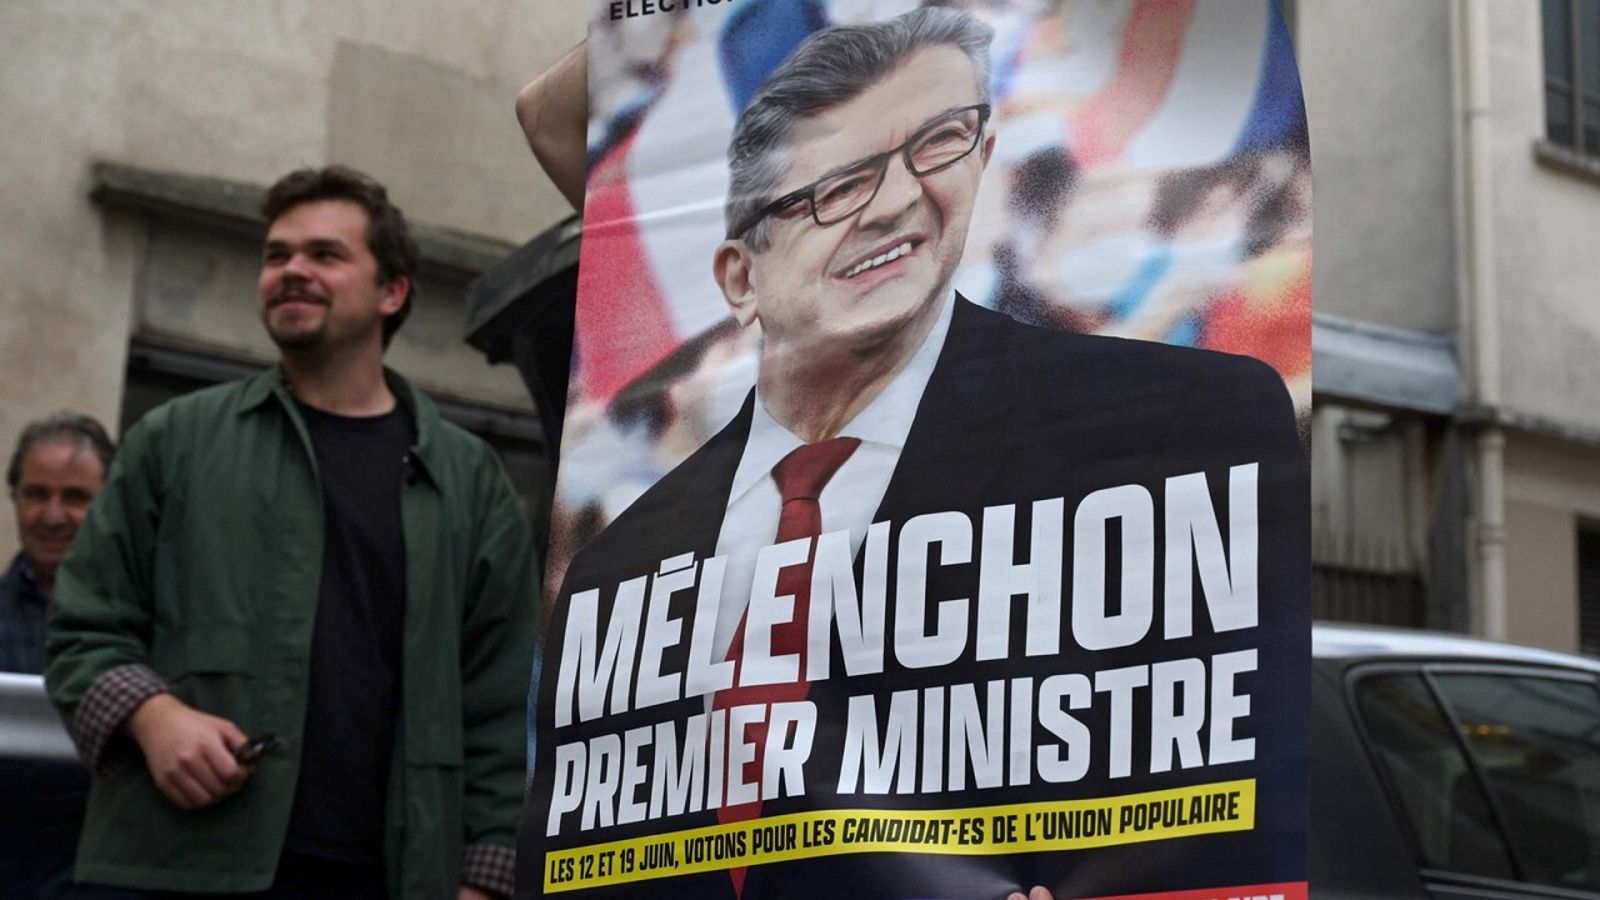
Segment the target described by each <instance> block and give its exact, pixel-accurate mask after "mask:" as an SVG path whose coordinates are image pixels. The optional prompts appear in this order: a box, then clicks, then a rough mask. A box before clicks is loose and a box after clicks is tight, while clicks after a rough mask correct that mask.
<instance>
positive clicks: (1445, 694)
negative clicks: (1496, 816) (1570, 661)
mask: <svg viewBox="0 0 1600 900" xmlns="http://www.w3.org/2000/svg"><path fill="white" fill-rule="evenodd" d="M1434 683H1435V684H1436V685H1437V687H1438V691H1439V694H1440V696H1441V697H1442V698H1443V700H1444V702H1445V704H1446V705H1447V707H1448V708H1449V709H1450V710H1451V711H1452V712H1453V713H1454V714H1455V718H1456V721H1457V722H1458V723H1459V725H1460V731H1461V734H1462V736H1463V738H1464V739H1465V741H1466V743H1467V746H1468V747H1469V748H1470V752H1471V753H1472V756H1473V758H1474V760H1475V761H1476V763H1477V766H1478V769H1479V771H1480V772H1481V774H1482V776H1483V780H1484V781H1485V782H1487V784H1488V788H1489V793H1490V795H1491V796H1492V797H1493V798H1494V801H1495V804H1496V806H1497V807H1498V810H1499V813H1500V815H1501V816H1503V817H1504V825H1505V831H1506V833H1507V834H1508V835H1509V836H1510V840H1511V847H1512V851H1513V853H1512V855H1513V857H1514V858H1515V860H1516V862H1517V865H1518V867H1519V868H1520V869H1521V878H1522V880H1524V881H1529V882H1533V883H1535V884H1543V885H1551V886H1554V887H1563V888H1575V889H1586V890H1595V889H1600V692H1596V690H1595V688H1594V685H1593V684H1592V683H1590V682H1583V681H1564V680H1559V679H1554V678H1530V677H1511V676H1500V675H1464V674H1463V675H1453V674H1452V675H1446V674H1440V675H1437V676H1435V682H1434Z"/></svg>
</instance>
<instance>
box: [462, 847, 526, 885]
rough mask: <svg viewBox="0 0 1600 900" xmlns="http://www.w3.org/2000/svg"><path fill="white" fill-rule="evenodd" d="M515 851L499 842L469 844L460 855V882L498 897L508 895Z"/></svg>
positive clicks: (514, 867) (515, 867)
mask: <svg viewBox="0 0 1600 900" xmlns="http://www.w3.org/2000/svg"><path fill="white" fill-rule="evenodd" d="M516 869H517V851H516V849H515V848H512V847H502V846H500V845H499V844H469V845H468V846H467V849H466V852H465V853H463V854H462V857H461V882H462V883H463V884H467V885H471V886H472V887H475V888H477V889H479V890H482V891H488V892H489V893H491V894H495V895H497V896H500V897H510V896H511V892H512V887H513V885H512V882H513V881H514V880H515V878H516Z"/></svg>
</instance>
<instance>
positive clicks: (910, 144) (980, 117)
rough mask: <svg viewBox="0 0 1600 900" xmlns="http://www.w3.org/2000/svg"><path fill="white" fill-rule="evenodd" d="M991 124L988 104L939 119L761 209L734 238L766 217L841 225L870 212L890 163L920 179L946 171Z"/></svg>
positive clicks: (748, 219) (953, 112) (980, 104)
mask: <svg viewBox="0 0 1600 900" xmlns="http://www.w3.org/2000/svg"><path fill="white" fill-rule="evenodd" d="M988 119H989V104H987V103H975V104H973V105H972V106H963V107H961V108H960V109H953V110H951V111H950V112H947V113H944V114H942V115H939V116H935V117H934V118H932V119H930V120H928V122H927V123H926V124H924V125H923V126H922V127H921V128H918V129H917V130H916V131H915V132H913V133H912V135H911V137H909V138H907V139H906V142H905V143H903V144H901V145H900V146H898V147H895V148H894V149H892V150H885V151H883V152H882V153H879V154H878V155H876V156H869V157H867V158H866V159H863V160H860V161H859V162H853V163H851V164H849V165H848V166H845V167H843V168H842V169H839V170H836V171H835V172H834V173H833V174H830V175H826V176H824V177H822V178H820V179H818V180H816V181H813V182H812V183H810V184H808V185H806V186H805V187H803V188H800V189H799V190H795V191H790V192H789V193H787V194H784V195H783V196H782V197H779V198H778V199H776V200H774V201H772V202H771V203H768V204H767V205H766V206H763V207H761V208H760V209H758V210H756V211H755V212H754V213H751V214H750V215H749V216H747V217H746V218H745V220H744V222H743V223H741V225H740V226H739V228H737V229H735V230H734V235H735V236H743V235H744V234H745V233H747V232H748V231H749V230H750V229H752V228H754V227H756V225H757V224H759V223H760V222H761V220H762V219H765V218H766V217H768V216H773V217H774V218H780V219H795V218H799V217H800V216H801V215H804V214H805V211H806V210H809V211H810V213H811V218H812V220H813V221H815V222H816V223H817V224H818V225H819V226H824V227H826V226H828V225H837V224H838V223H840V222H843V221H844V220H846V219H848V218H850V217H851V216H854V215H855V214H856V213H858V212H861V211H862V210H863V209H866V208H867V204H869V203H871V202H872V200H873V198H874V197H876V196H878V189H879V188H881V187H882V186H883V177H884V175H885V173H887V172H888V171H889V160H891V159H893V158H894V157H896V156H899V157H902V158H903V159H904V160H905V164H906V170H907V171H909V172H910V173H911V174H912V175H915V176H917V177H918V178H926V177H927V176H929V175H932V174H933V173H935V172H940V171H943V170H944V169H948V168H949V167H951V166H953V165H955V164H956V163H958V162H960V161H961V160H963V159H965V158H966V157H967V154H969V153H971V152H972V151H973V148H975V147H977V146H978V139H979V138H980V137H981V136H982V135H983V125H984V123H985V122H986V121H988Z"/></svg>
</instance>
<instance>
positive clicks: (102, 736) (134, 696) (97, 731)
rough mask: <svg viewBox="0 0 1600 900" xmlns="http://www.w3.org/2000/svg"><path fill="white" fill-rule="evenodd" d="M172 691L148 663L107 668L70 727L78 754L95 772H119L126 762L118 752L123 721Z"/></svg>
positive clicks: (91, 687) (88, 693)
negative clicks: (149, 700)
mask: <svg viewBox="0 0 1600 900" xmlns="http://www.w3.org/2000/svg"><path fill="white" fill-rule="evenodd" d="M171 690H172V688H171V687H169V686H168V685H167V683H166V682H165V681H163V680H162V678H161V676H160V675H157V674H156V673H155V672H154V671H152V670H151V669H150V667H148V666H144V665H140V664H138V663H129V664H127V665H123V666H117V667H116V668H114V669H109V670H107V671H106V672H105V673H104V674H102V675H101V676H100V677H99V678H96V679H95V680H94V683H92V684H90V685H89V689H88V690H87V691H85V692H84V694H83V700H82V702H80V703H79V704H78V710H77V712H76V713H75V714H74V715H73V717H72V722H71V723H70V725H69V727H68V728H67V730H68V731H69V732H71V734H72V742H73V744H75V745H77V748H78V756H79V757H81V758H82V759H83V761H84V763H85V764H86V765H87V766H88V767H89V769H90V770H91V771H93V772H94V773H95V774H96V775H102V776H103V775H108V774H110V773H112V772H114V771H116V770H117V769H118V768H120V767H121V765H122V764H124V763H126V762H127V756H126V754H124V753H119V752H115V750H116V748H117V745H118V744H119V743H121V741H117V740H114V739H115V738H117V737H118V735H119V734H120V733H121V732H120V729H121V728H122V723H123V722H125V721H127V719H128V716H130V715H132V714H133V711H134V710H135V709H137V708H138V706H139V704H141V703H143V702H144V701H145V700H147V699H149V698H150V697H153V696H155V695H156V694H164V693H168V692H170V691H171ZM123 740H124V741H125V740H126V738H124V739H123Z"/></svg>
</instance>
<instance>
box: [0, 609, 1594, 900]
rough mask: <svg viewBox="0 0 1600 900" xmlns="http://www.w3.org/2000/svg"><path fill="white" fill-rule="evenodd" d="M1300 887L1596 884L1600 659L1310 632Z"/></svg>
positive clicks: (8, 709) (1384, 634) (1511, 888)
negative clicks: (1306, 852)
mask: <svg viewBox="0 0 1600 900" xmlns="http://www.w3.org/2000/svg"><path fill="white" fill-rule="evenodd" d="M1312 645H1313V651H1312V653H1313V664H1312V686H1311V705H1312V710H1311V817H1310V818H1311V823H1310V831H1311V851H1310V868H1311V873H1310V875H1311V892H1312V896H1313V897H1315V898H1318V900H1322V898H1377V897H1386V898H1388V897H1403V898H1426V897H1436V898H1467V897H1471V898H1496V897H1518V898H1523V897H1546V898H1551V897H1566V898H1577V897H1591V898H1592V897H1597V896H1600V662H1597V661H1594V660H1589V659H1584V658H1582V657H1577V656H1569V655H1566V654H1561V653H1550V652H1546V651H1542V650H1532V649H1528V648H1525V647H1515V646H1511V645H1509V644H1498V643H1493V642H1489V641H1481V640H1474V639H1471V638H1462V637H1452V636H1445V635H1436V634H1426V633H1421V632H1414V631H1384V630H1379V629H1372V628H1356V627H1341V626H1332V625H1318V626H1316V627H1315V628H1314V629H1313V631H1312ZM53 716H54V713H53V711H51V710H50V708H49V705H48V703H47V702H46V701H45V699H44V690H43V685H42V684H41V682H40V679H39V678H38V677H37V676H24V675H18V676H0V758H4V757H11V758H19V757H20V758H33V759H55V760H70V759H71V758H72V757H71V753H72V750H71V743H70V742H69V741H68V740H67V738H66V734H65V733H64V732H62V731H61V730H60V726H59V723H57V722H55V721H53Z"/></svg>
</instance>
